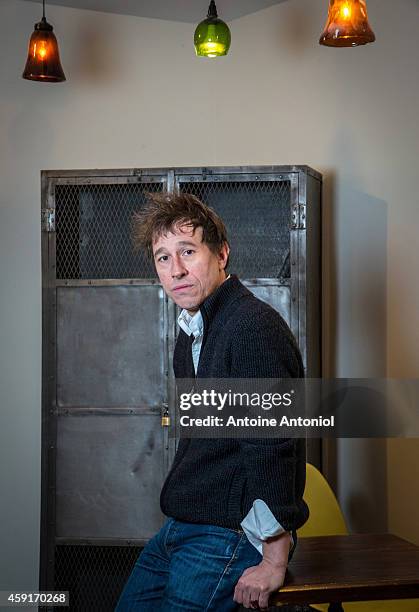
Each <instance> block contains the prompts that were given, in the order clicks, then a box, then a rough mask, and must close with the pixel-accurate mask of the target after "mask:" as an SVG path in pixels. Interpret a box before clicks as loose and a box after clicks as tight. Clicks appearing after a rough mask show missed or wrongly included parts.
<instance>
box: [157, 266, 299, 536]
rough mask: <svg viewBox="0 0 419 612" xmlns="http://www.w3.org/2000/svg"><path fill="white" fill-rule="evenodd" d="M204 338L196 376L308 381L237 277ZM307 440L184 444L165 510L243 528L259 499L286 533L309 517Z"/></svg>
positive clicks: (218, 298) (225, 289) (181, 345)
mask: <svg viewBox="0 0 419 612" xmlns="http://www.w3.org/2000/svg"><path fill="white" fill-rule="evenodd" d="M200 310H201V313H202V317H203V320H204V338H203V344H202V348H201V353H200V358H199V365H198V371H197V378H198V379H199V378H230V377H231V378H293V377H298V378H302V377H303V376H304V369H303V364H302V360H301V356H300V352H299V350H298V347H297V345H296V342H295V340H294V337H293V335H292V334H291V331H290V330H289V328H288V326H287V324H286V323H285V321H284V320H283V319H282V317H281V316H280V315H279V314H278V312H277V311H276V310H274V309H273V308H271V307H270V306H269V305H267V304H266V303H264V302H262V301H261V300H259V299H257V298H256V297H255V296H254V295H253V294H252V293H251V292H250V291H249V290H248V289H246V287H244V285H242V283H240V281H239V280H238V278H237V277H236V276H234V275H232V276H231V277H230V278H229V279H228V280H226V281H224V283H222V284H221V285H220V287H218V288H217V289H216V291H214V293H212V294H211V295H210V296H209V297H208V298H207V299H206V300H205V301H204V303H203V304H202V305H201V307H200ZM173 367H174V372H175V376H176V378H178V379H183V378H193V377H194V376H195V373H194V369H193V363H192V356H191V338H190V337H188V335H187V334H185V332H183V331H182V330H181V331H180V333H179V336H178V339H177V342H176V346H175V352H174V357H173ZM305 460H306V459H305V441H304V440H301V439H272V438H270V439H260V438H257V439H181V441H180V443H179V447H178V450H177V453H176V456H175V459H174V462H173V465H172V468H171V470H170V472H169V474H168V476H167V478H166V481H165V483H164V486H163V489H162V492H161V496H160V505H161V509H162V512H163V513H164V514H166V515H167V516H171V517H173V518H176V519H178V520H181V521H187V522H191V523H206V524H214V525H220V526H222V527H229V528H232V529H239V528H240V522H241V521H242V520H243V519H244V517H245V516H246V515H247V513H248V512H249V510H250V508H251V506H252V503H253V502H254V500H255V499H262V500H263V501H265V502H266V504H267V505H268V507H269V509H270V510H271V512H272V513H273V514H274V515H275V517H276V519H277V520H278V521H279V523H280V524H281V525H282V526H283V527H284V529H286V530H289V531H291V530H295V529H297V528H298V527H300V526H301V525H303V524H304V523H305V521H306V520H307V518H308V508H307V505H306V504H305V502H304V501H303V499H302V496H303V492H304V486H305Z"/></svg>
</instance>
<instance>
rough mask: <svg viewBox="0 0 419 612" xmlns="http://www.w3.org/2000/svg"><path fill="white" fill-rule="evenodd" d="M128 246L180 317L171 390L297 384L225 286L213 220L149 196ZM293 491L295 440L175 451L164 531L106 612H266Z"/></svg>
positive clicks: (194, 443)
mask: <svg viewBox="0 0 419 612" xmlns="http://www.w3.org/2000/svg"><path fill="white" fill-rule="evenodd" d="M134 240H135V244H136V246H137V247H138V246H143V247H145V248H146V249H147V250H148V252H149V253H150V255H151V256H152V257H153V260H154V264H155V267H156V271H157V274H158V276H159V279H160V282H161V284H162V286H163V288H164V290H165V292H166V293H167V295H168V296H169V297H170V298H172V299H173V301H174V302H175V303H176V304H177V305H178V306H179V307H181V308H182V312H181V314H180V316H179V319H178V322H179V327H180V332H179V336H178V339H177V342H176V347H175V351H174V357H173V367H174V372H175V376H176V378H177V379H185V378H194V377H195V376H197V377H198V378H200V377H201V378H228V377H231V378H276V379H278V378H289V377H303V376H304V371H303V366H302V362H301V356H300V353H299V351H298V348H297V346H296V343H295V341H294V338H293V336H292V334H291V332H290V330H289V328H288V326H287V325H286V323H285V322H284V320H283V319H282V318H281V317H280V315H279V314H278V313H277V312H276V311H275V310H274V309H272V308H271V307H270V306H268V305H267V304H265V303H264V302H262V301H260V300H258V299H257V298H256V297H254V296H253V294H252V293H251V292H250V291H248V290H247V289H246V288H245V287H244V286H243V285H242V284H241V283H240V281H239V280H238V278H237V277H236V276H234V275H228V276H227V273H226V268H227V264H228V257H229V252H230V247H229V244H228V240H227V235H226V230H225V227H224V224H223V222H222V221H221V219H220V218H219V217H218V215H216V213H215V212H214V211H213V210H211V209H210V208H209V207H207V206H206V205H205V204H203V203H202V202H200V201H199V200H198V199H197V198H196V197H194V196H192V195H189V194H180V195H176V194H174V195H171V194H151V195H150V200H149V203H148V205H147V206H146V207H145V208H144V209H143V210H142V211H141V212H140V213H138V214H137V215H136V217H135V220H134ZM304 485H305V446H304V441H302V440H292V439H285V440H284V439H281V440H279V439H278V440H277V439H267V440H261V439H253V440H252V439H246V440H242V439H234V440H230V439H207V440H204V439H187V440H185V439H182V440H181V441H180V443H179V447H178V450H177V453H176V456H175V459H174V462H173V466H172V468H171V470H170V473H169V475H168V476H167V478H166V481H165V483H164V486H163V489H162V492H161V497H160V505H161V509H162V511H163V513H164V514H166V515H167V516H168V520H167V521H166V523H165V524H164V526H163V527H162V529H161V530H160V531H159V532H158V533H157V534H156V535H155V536H154V537H153V538H152V539H151V540H150V542H149V543H148V545H147V546H146V547H145V548H144V550H143V551H142V553H141V555H140V557H139V558H138V560H137V563H136V565H135V567H134V569H133V572H132V574H131V576H130V578H129V580H128V582H127V584H126V586H125V589H124V591H123V593H122V595H121V598H120V600H119V603H118V606H117V611H118V612H131V611H141V612H148V611H151V610H153V611H157V610H160V611H164V612H169V611H170V612H173V611H184V612H192V611H194V610H207V611H209V610H212V611H216V612H229V611H232V610H237V609H238V607H239V604H242V605H244V607H246V608H252V609H261V610H263V609H266V608H267V606H268V598H269V594H270V593H271V592H273V591H275V590H277V589H278V588H279V587H280V586H281V585H282V584H283V581H284V575H285V570H286V567H287V562H288V559H289V557H290V556H291V554H292V551H293V548H294V546H295V541H296V534H295V530H296V529H297V528H298V527H300V526H301V525H302V524H303V523H304V522H305V521H306V520H307V517H308V509H307V506H306V504H305V503H304V501H303V499H302V495H303V491H304ZM291 532H292V535H291ZM290 548H291V552H290Z"/></svg>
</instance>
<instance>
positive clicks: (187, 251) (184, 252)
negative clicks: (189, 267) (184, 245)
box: [183, 249, 195, 255]
mask: <svg viewBox="0 0 419 612" xmlns="http://www.w3.org/2000/svg"><path fill="white" fill-rule="evenodd" d="M192 253H195V251H194V250H193V249H186V251H183V254H184V255H192Z"/></svg>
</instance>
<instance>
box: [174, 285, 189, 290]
mask: <svg viewBox="0 0 419 612" xmlns="http://www.w3.org/2000/svg"><path fill="white" fill-rule="evenodd" d="M189 287H192V285H178V286H177V287H173V289H172V291H182V289H189Z"/></svg>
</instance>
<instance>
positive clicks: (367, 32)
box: [319, 0, 375, 47]
mask: <svg viewBox="0 0 419 612" xmlns="http://www.w3.org/2000/svg"><path fill="white" fill-rule="evenodd" d="M374 40H375V36H374V32H373V31H372V30H371V27H370V24H369V23H368V14H367V5H366V2H365V0H330V1H329V14H328V16H327V22H326V26H325V28H324V32H323V34H322V35H321V36H320V40H319V43H320V44H321V45H326V46H327V47H356V46H358V45H366V44H367V43H371V42H374Z"/></svg>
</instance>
